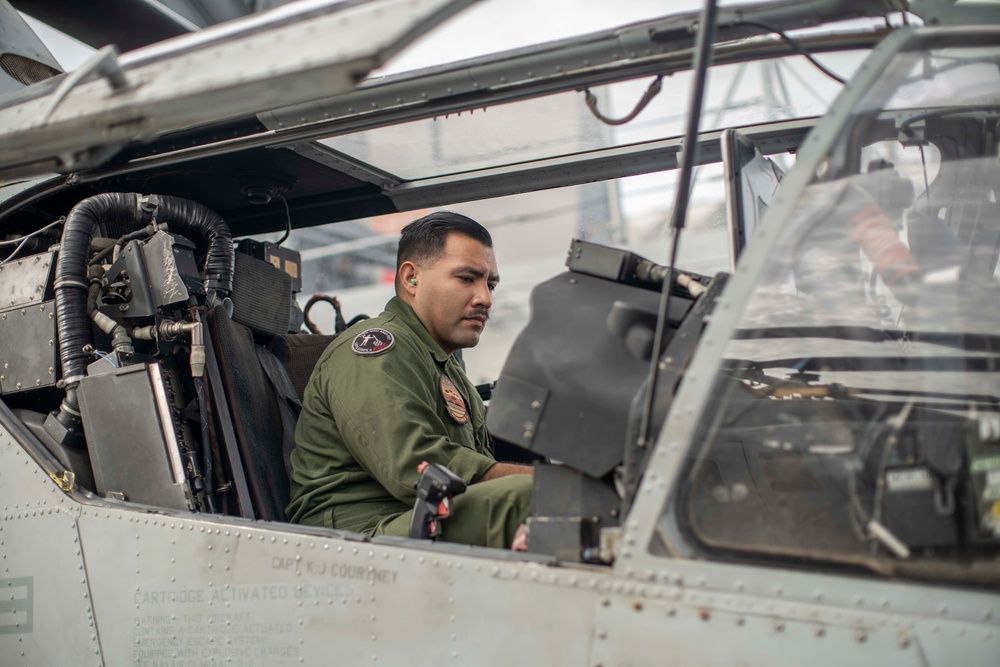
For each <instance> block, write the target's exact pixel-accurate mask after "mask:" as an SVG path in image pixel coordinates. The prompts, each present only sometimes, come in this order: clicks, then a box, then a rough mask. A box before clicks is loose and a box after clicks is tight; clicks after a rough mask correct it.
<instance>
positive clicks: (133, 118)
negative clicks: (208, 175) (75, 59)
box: [0, 0, 468, 169]
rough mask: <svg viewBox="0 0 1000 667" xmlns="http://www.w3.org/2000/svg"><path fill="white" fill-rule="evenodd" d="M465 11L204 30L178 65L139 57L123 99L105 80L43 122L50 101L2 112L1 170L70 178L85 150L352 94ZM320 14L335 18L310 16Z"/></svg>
mask: <svg viewBox="0 0 1000 667" xmlns="http://www.w3.org/2000/svg"><path fill="white" fill-rule="evenodd" d="M466 4H468V0H457V1H456V0H380V1H379V2H371V3H365V4H361V5H359V6H351V5H348V6H347V7H346V8H344V9H341V11H333V10H336V9H337V3H333V2H328V3H307V4H306V6H305V9H306V10H309V11H305V10H303V11H301V16H295V15H294V14H293V15H292V16H291V18H289V16H288V14H289V13H291V12H290V10H277V11H276V12H275V15H274V16H275V17H276V18H277V19H281V20H280V21H277V23H278V25H277V26H270V27H268V25H267V23H266V22H264V23H263V25H261V26H260V28H259V29H256V30H254V31H251V32H250V33H249V34H239V35H236V36H233V37H231V38H227V39H222V40H217V41H212V40H210V39H208V37H211V33H212V31H213V30H215V29H210V30H208V31H206V32H205V36H202V35H199V36H198V37H199V46H197V47H196V48H191V49H188V50H186V51H183V52H182V53H181V54H179V55H175V56H172V57H171V56H165V57H162V58H158V59H152V60H151V61H149V62H143V60H142V51H139V52H137V53H136V60H138V61H139V62H138V64H135V65H133V66H126V67H125V71H124V74H125V77H126V79H127V80H128V81H129V83H130V85H131V87H130V88H129V89H127V90H122V91H113V90H111V89H110V87H109V86H108V84H107V82H105V81H104V80H97V81H91V82H89V83H83V84H80V85H79V86H77V87H76V88H75V89H73V90H71V91H70V92H69V94H68V95H67V96H66V98H65V100H64V101H63V102H62V103H61V104H59V105H58V106H57V107H56V108H55V109H54V110H53V111H52V113H51V116H50V117H49V118H48V120H47V121H46V120H44V117H45V115H46V111H47V108H48V105H49V97H48V96H46V97H42V98H37V99H32V100H28V101H25V102H22V103H21V104H18V105H16V106H13V107H8V108H5V109H2V110H0V128H2V132H0V136H2V137H3V141H2V142H0V145H2V149H0V166H5V167H10V166H13V165H18V164H31V163H39V162H42V161H50V162H51V160H52V159H54V158H58V160H59V161H60V162H61V165H62V168H64V169H74V168H78V167H80V166H83V165H89V164H90V162H91V156H88V155H86V154H85V152H86V151H84V149H87V150H90V151H93V150H94V149H96V148H98V147H102V146H109V145H115V144H121V143H124V142H129V141H137V140H141V139H143V138H148V137H151V136H155V135H158V134H162V133H166V132H171V131H175V130H180V129H184V128H187V127H192V126H195V125H198V124H202V123H208V122H212V121H219V120H223V119H226V118H232V117H236V116H245V115H249V114H254V113H257V112H259V111H263V110H264V109H268V108H273V107H275V106H277V105H279V104H287V103H289V102H301V101H305V100H308V99H312V98H314V97H315V96H316V91H317V90H322V91H328V92H329V93H330V94H335V93H338V92H343V91H346V90H350V89H351V88H353V87H354V85H355V84H356V83H357V82H358V81H359V80H360V79H361V78H362V77H363V76H364V75H365V74H367V73H368V72H369V71H371V69H373V68H374V67H377V66H378V65H379V64H381V63H382V62H383V61H384V59H385V58H386V57H387V55H388V54H389V53H393V52H395V51H396V50H398V49H399V48H401V46H402V45H404V44H405V43H407V42H408V41H411V40H413V39H415V38H416V37H417V36H419V35H420V34H422V33H423V32H424V31H425V30H427V29H429V28H430V27H433V25H435V24H436V23H437V21H440V20H443V19H444V18H445V17H447V16H449V15H450V14H451V13H453V12H454V11H456V10H457V9H458V8H460V7H461V6H464V5H466ZM317 8H321V9H322V8H326V9H327V10H329V11H332V13H329V14H327V15H323V16H315V14H316V12H317ZM253 20H255V21H261V19H260V18H256V17H255V18H254V19H253ZM219 30H222V29H219ZM225 30H229V31H231V30H233V27H232V26H227V27H225ZM154 48H155V47H154ZM233 72H239V76H237V77H234V76H233ZM99 152H100V153H101V155H102V156H104V157H106V155H104V154H105V153H109V152H113V151H99Z"/></svg>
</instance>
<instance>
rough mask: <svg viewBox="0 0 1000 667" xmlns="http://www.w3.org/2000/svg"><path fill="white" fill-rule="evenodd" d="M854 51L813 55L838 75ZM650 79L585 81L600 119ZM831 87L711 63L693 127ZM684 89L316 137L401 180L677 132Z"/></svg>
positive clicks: (819, 100) (800, 76)
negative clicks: (615, 122)
mask: <svg viewBox="0 0 1000 667" xmlns="http://www.w3.org/2000/svg"><path fill="white" fill-rule="evenodd" d="M864 55H865V52H862V51H847V52H842V53H835V54H829V55H826V56H823V60H824V63H825V64H826V65H828V66H829V67H831V68H832V69H834V70H835V71H837V72H838V73H839V74H840V75H842V76H845V77H847V76H850V74H851V73H852V72H853V71H854V69H855V68H856V67H857V66H858V64H859V63H860V62H861V60H862V59H863V57H864ZM652 81H653V79H649V78H647V79H639V80H634V81H625V82H621V83H616V84H612V85H608V86H600V87H597V88H594V89H593V93H594V95H595V96H596V98H597V100H598V103H597V108H598V110H599V111H600V113H601V114H603V115H604V116H606V117H609V118H622V117H624V116H627V115H628V114H629V113H630V112H631V111H632V109H633V108H634V107H635V106H636V104H637V103H638V102H639V100H640V99H642V96H643V94H644V93H645V92H646V90H647V88H648V87H649V85H650V84H651V83H652ZM841 87H842V86H841V85H840V84H839V83H837V82H835V81H833V80H832V79H828V78H827V77H825V76H823V75H819V76H817V70H816V69H815V68H814V67H813V66H812V65H810V64H809V63H808V62H807V61H806V60H805V59H804V58H802V57H800V56H794V57H788V58H777V59H772V60H763V61H756V62H749V63H740V64H736V65H722V66H719V67H715V68H712V70H711V75H710V77H709V85H708V88H707V91H706V97H705V112H704V114H703V115H702V119H701V123H700V129H701V130H702V131H707V130H712V129H719V128H724V127H736V126H743V125H752V124H756V123H762V122H768V121H773V120H782V119H787V118H801V117H808V116H818V115H822V114H823V113H824V112H825V111H826V109H827V107H828V106H829V104H830V102H832V100H833V98H834V97H835V96H836V95H837V94H838V93H839V92H840V89H841ZM690 90H691V73H690V72H679V73H677V74H674V75H672V76H670V77H667V78H665V79H664V80H663V83H662V91H661V92H660V94H659V95H657V96H656V97H655V98H653V100H652V101H651V102H650V103H649V105H648V106H646V108H645V109H643V110H642V112H641V113H639V115H638V116H636V118H635V119H634V120H632V121H631V122H629V123H627V124H625V125H621V126H609V125H605V124H604V123H602V122H600V121H599V120H598V119H597V118H595V117H594V115H593V114H592V113H591V112H590V109H589V108H588V107H587V105H586V102H585V96H584V94H583V93H582V92H579V91H571V92H567V93H561V94H558V95H550V96H547V97H542V98H538V99H532V100H526V101H522V102H515V103H510V104H504V105H500V106H495V107H490V108H488V109H484V110H475V111H473V112H471V113H463V114H457V115H455V114H452V115H450V116H447V117H445V118H433V119H428V120H419V121H414V122H410V123H405V124H402V125H396V126H392V127H384V128H378V129H374V130H369V131H365V132H358V133H354V134H349V135H344V136H338V137H331V138H328V139H324V140H323V141H322V143H324V144H326V145H328V146H330V147H331V148H333V149H335V150H337V151H340V152H342V153H345V154H347V155H349V156H351V157H352V158H355V159H357V160H359V161H361V162H364V163H367V164H371V165H374V166H375V167H378V168H379V169H381V170H382V171H385V172H387V173H390V174H393V175H395V176H397V177H399V178H401V179H403V180H419V179H424V178H433V177H437V176H445V175H451V174H457V173H467V172H472V171H476V170H479V169H487V168H495V167H502V166H510V165H517V164H520V163H525V162H529V161H532V160H540V159H547V158H558V157H561V156H572V155H580V154H585V153H586V152H588V151H593V150H598V149H602V148H610V147H615V146H626V145H631V144H640V143H646V142H652V141H657V140H660V139H667V138H670V137H678V136H681V135H683V134H684V129H685V127H684V123H685V117H686V114H687V108H688V95H689V92H690ZM791 91H796V93H795V94H794V95H793V94H792V93H791Z"/></svg>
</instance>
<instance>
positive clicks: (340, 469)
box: [286, 212, 531, 549]
mask: <svg viewBox="0 0 1000 667" xmlns="http://www.w3.org/2000/svg"><path fill="white" fill-rule="evenodd" d="M499 279H500V277H499V274H498V272H497V263H496V257H495V255H494V253H493V241H492V238H491V237H490V234H489V232H488V231H487V230H486V229H485V228H484V227H483V226H482V225H480V224H479V223H477V222H475V221H474V220H472V219H470V218H467V217H465V216H463V215H459V214H457V213H451V212H437V213H431V214H430V215H427V216H425V217H423V218H420V219H419V220H416V221H414V222H412V223H410V224H409V225H407V226H406V227H405V228H404V229H403V232H402V236H401V238H400V241H399V251H398V254H397V258H396V279H395V290H396V296H395V297H393V298H392V299H391V300H390V301H389V302H388V304H386V307H385V312H383V313H382V314H381V315H379V316H378V317H376V318H374V319H371V320H366V321H364V322H360V323H358V324H357V325H355V326H354V327H352V328H350V329H348V330H347V331H345V332H344V333H343V334H341V335H340V336H338V337H337V339H336V340H334V341H333V343H331V344H330V346H329V347H328V348H327V349H326V351H325V352H324V353H323V356H322V357H320V360H319V362H318V363H317V365H316V369H315V370H314V371H313V374H312V377H311V379H310V380H309V385H308V386H307V387H306V390H305V393H304V396H303V401H302V413H301V415H300V417H299V420H298V425H297V427H296V431H295V442H296V446H295V449H294V450H293V451H292V454H291V498H292V500H291V503H290V504H289V505H288V508H287V510H286V513H287V515H288V518H289V520H290V521H292V522H297V523H304V524H310V525H318V526H326V527H332V528H338V529H346V530H351V531H356V532H360V533H365V534H367V535H395V536H406V535H407V534H408V531H409V525H410V518H411V515H412V510H413V507H414V502H415V500H416V492H415V484H416V482H417V480H418V478H419V473H418V471H417V468H418V466H419V465H420V463H421V462H422V461H427V462H429V463H440V464H442V465H444V466H445V467H447V468H448V469H449V470H451V472H453V473H455V474H456V475H458V476H459V477H461V478H462V479H463V480H464V481H465V482H466V483H467V484H469V487H468V489H467V490H466V492H465V493H464V494H462V495H459V496H456V497H455V498H454V500H453V505H452V513H451V516H450V517H448V518H447V519H444V520H443V521H442V522H441V537H442V539H444V540H446V541H449V542H460V543H465V544H475V545H481V546H490V547H501V548H503V547H513V548H515V549H524V548H526V544H527V539H526V534H525V530H524V525H523V524H524V521H525V520H526V518H527V516H528V513H529V509H530V503H531V475H530V473H531V468H530V467H527V466H521V465H515V464H508V463H498V462H497V461H496V460H495V459H494V457H493V454H492V447H491V443H490V438H489V435H488V434H487V433H486V426H485V408H484V406H483V402H482V399H481V398H480V397H479V394H478V392H477V391H476V388H475V386H474V385H473V384H472V383H471V382H470V381H469V379H468V377H466V375H465V372H464V370H463V369H462V367H461V365H460V364H459V362H458V361H457V360H456V359H455V357H454V354H453V353H454V352H455V351H457V350H460V349H463V348H468V347H473V346H475V345H476V344H478V343H479V337H480V335H481V334H482V331H483V328H484V327H485V326H486V322H487V321H488V319H489V313H490V307H491V306H492V303H493V302H492V292H493V289H494V288H495V287H496V285H497V282H498V281H499Z"/></svg>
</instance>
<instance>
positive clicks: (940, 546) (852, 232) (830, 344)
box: [673, 46, 1000, 577]
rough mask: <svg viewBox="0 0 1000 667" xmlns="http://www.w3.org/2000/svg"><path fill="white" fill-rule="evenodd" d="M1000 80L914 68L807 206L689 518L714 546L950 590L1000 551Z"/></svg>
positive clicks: (710, 412) (748, 323) (944, 62)
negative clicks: (936, 581)
mask: <svg viewBox="0 0 1000 667" xmlns="http://www.w3.org/2000/svg"><path fill="white" fill-rule="evenodd" d="M998 63H1000V49H997V48H996V47H995V46H991V47H983V48H978V47H972V46H969V47H961V48H947V49H926V50H923V49H920V50H914V51H908V52H904V53H901V54H899V55H898V56H897V57H896V59H895V60H894V61H893V62H892V63H891V65H890V66H889V67H887V68H886V69H885V71H884V73H883V74H882V77H881V79H880V80H879V81H878V82H877V83H876V84H875V85H874V86H873V88H872V90H871V91H870V93H869V94H868V96H867V97H866V99H865V100H864V102H863V104H861V105H859V108H858V109H857V112H856V113H855V114H854V115H853V117H852V118H851V119H850V120H849V121H848V123H847V125H846V126H845V127H844V129H843V131H842V132H841V133H840V135H839V136H840V138H839V139H838V140H837V141H836V142H835V144H834V146H833V148H832V150H831V152H830V154H829V156H828V159H827V160H825V161H824V162H822V163H821V167H820V168H819V169H818V170H817V177H816V179H815V180H814V182H813V183H812V184H810V185H809V186H808V187H806V188H805V189H804V190H803V191H802V193H801V195H800V196H799V198H798V202H797V204H796V207H795V209H794V211H793V213H792V215H791V216H790V218H789V219H788V220H786V221H784V224H783V227H782V229H781V238H780V242H779V243H778V245H777V246H776V248H775V249H774V252H773V253H771V255H770V260H769V262H768V264H767V265H766V267H765V268H764V270H763V272H762V274H761V277H760V279H759V284H758V286H757V287H756V288H755V289H754V291H753V292H752V295H751V297H750V298H749V300H747V302H746V303H745V307H744V311H743V313H742V318H741V319H740V321H739V325H738V327H737V328H736V330H735V332H734V334H733V335H732V338H731V340H730V341H729V343H728V345H727V346H726V348H725V351H724V354H723V358H722V360H721V370H720V371H719V375H718V378H717V379H716V384H715V390H714V392H713V399H712V401H711V402H710V403H709V405H708V407H707V409H706V412H705V413H704V414H703V415H702V417H701V422H700V427H699V428H700V431H699V433H700V435H697V436H696V438H695V440H694V441H695V442H696V443H698V444H697V445H696V449H695V450H694V451H693V452H692V456H691V458H690V459H689V464H688V466H687V468H686V471H685V473H684V477H683V485H682V488H681V491H680V494H679V497H678V498H677V504H676V505H674V506H673V507H674V509H675V510H676V516H677V518H678V520H679V523H680V525H681V526H682V527H684V528H685V530H686V531H687V534H688V535H689V537H691V538H693V539H694V540H696V541H698V542H699V543H700V544H701V545H702V546H703V547H707V548H708V549H709V550H720V551H719V552H718V553H721V550H725V552H727V553H728V554H733V553H745V554H757V555H761V554H767V555H771V556H773V555H780V556H789V557H794V558H796V559H823V560H832V561H837V562H844V563H858V564H866V565H869V566H871V567H873V568H877V569H880V570H884V569H885V568H886V567H889V566H886V565H879V564H878V563H879V562H880V561H891V563H892V565H891V567H894V568H899V569H902V570H903V571H909V572H912V573H913V574H919V573H922V572H926V573H928V576H941V577H947V576H949V574H950V573H951V574H955V576H958V575H957V573H958V570H959V567H958V566H957V563H958V562H959V561H962V560H968V559H969V558H970V557H972V558H975V557H977V556H981V555H983V554H994V553H995V552H996V550H997V548H998V547H1000V338H998V333H997V332H1000V310H998V308H997V304H1000V277H998V263H997V259H998V254H1000V205H998V190H1000V161H998V148H997V146H998V143H997V130H998V117H1000V70H998ZM931 561H936V562H933V563H932V562H931ZM940 561H944V562H946V563H950V564H953V565H954V567H953V568H951V569H949V568H940V567H938V565H939V562H940ZM932 567H936V568H937V569H936V570H934V572H936V574H931V572H932V570H931V568H932ZM906 568H909V569H908V570H907V569H906Z"/></svg>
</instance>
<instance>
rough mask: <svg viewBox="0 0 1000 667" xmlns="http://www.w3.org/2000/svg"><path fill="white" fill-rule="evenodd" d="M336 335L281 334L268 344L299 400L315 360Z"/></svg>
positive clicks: (307, 382) (314, 365)
mask: <svg viewBox="0 0 1000 667" xmlns="http://www.w3.org/2000/svg"><path fill="white" fill-rule="evenodd" d="M336 337H337V336H336V334H333V335H327V334H281V335H279V336H275V337H274V338H273V339H272V340H271V344H270V345H268V349H269V350H270V351H271V352H272V353H273V354H274V356H275V357H277V358H278V361H280V362H281V365H282V366H284V367H285V371H286V372H287V373H288V377H289V379H290V380H291V381H292V386H294V387H295V393H296V395H297V396H298V399H299V400H300V401H301V400H302V394H303V392H305V390H306V385H307V384H309V377H310V376H311V375H312V372H313V368H315V367H316V362H317V361H319V358H320V356H321V355H322V354H323V351H324V350H325V349H326V348H327V346H329V345H330V343H331V342H332V341H333V339H334V338H336Z"/></svg>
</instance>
